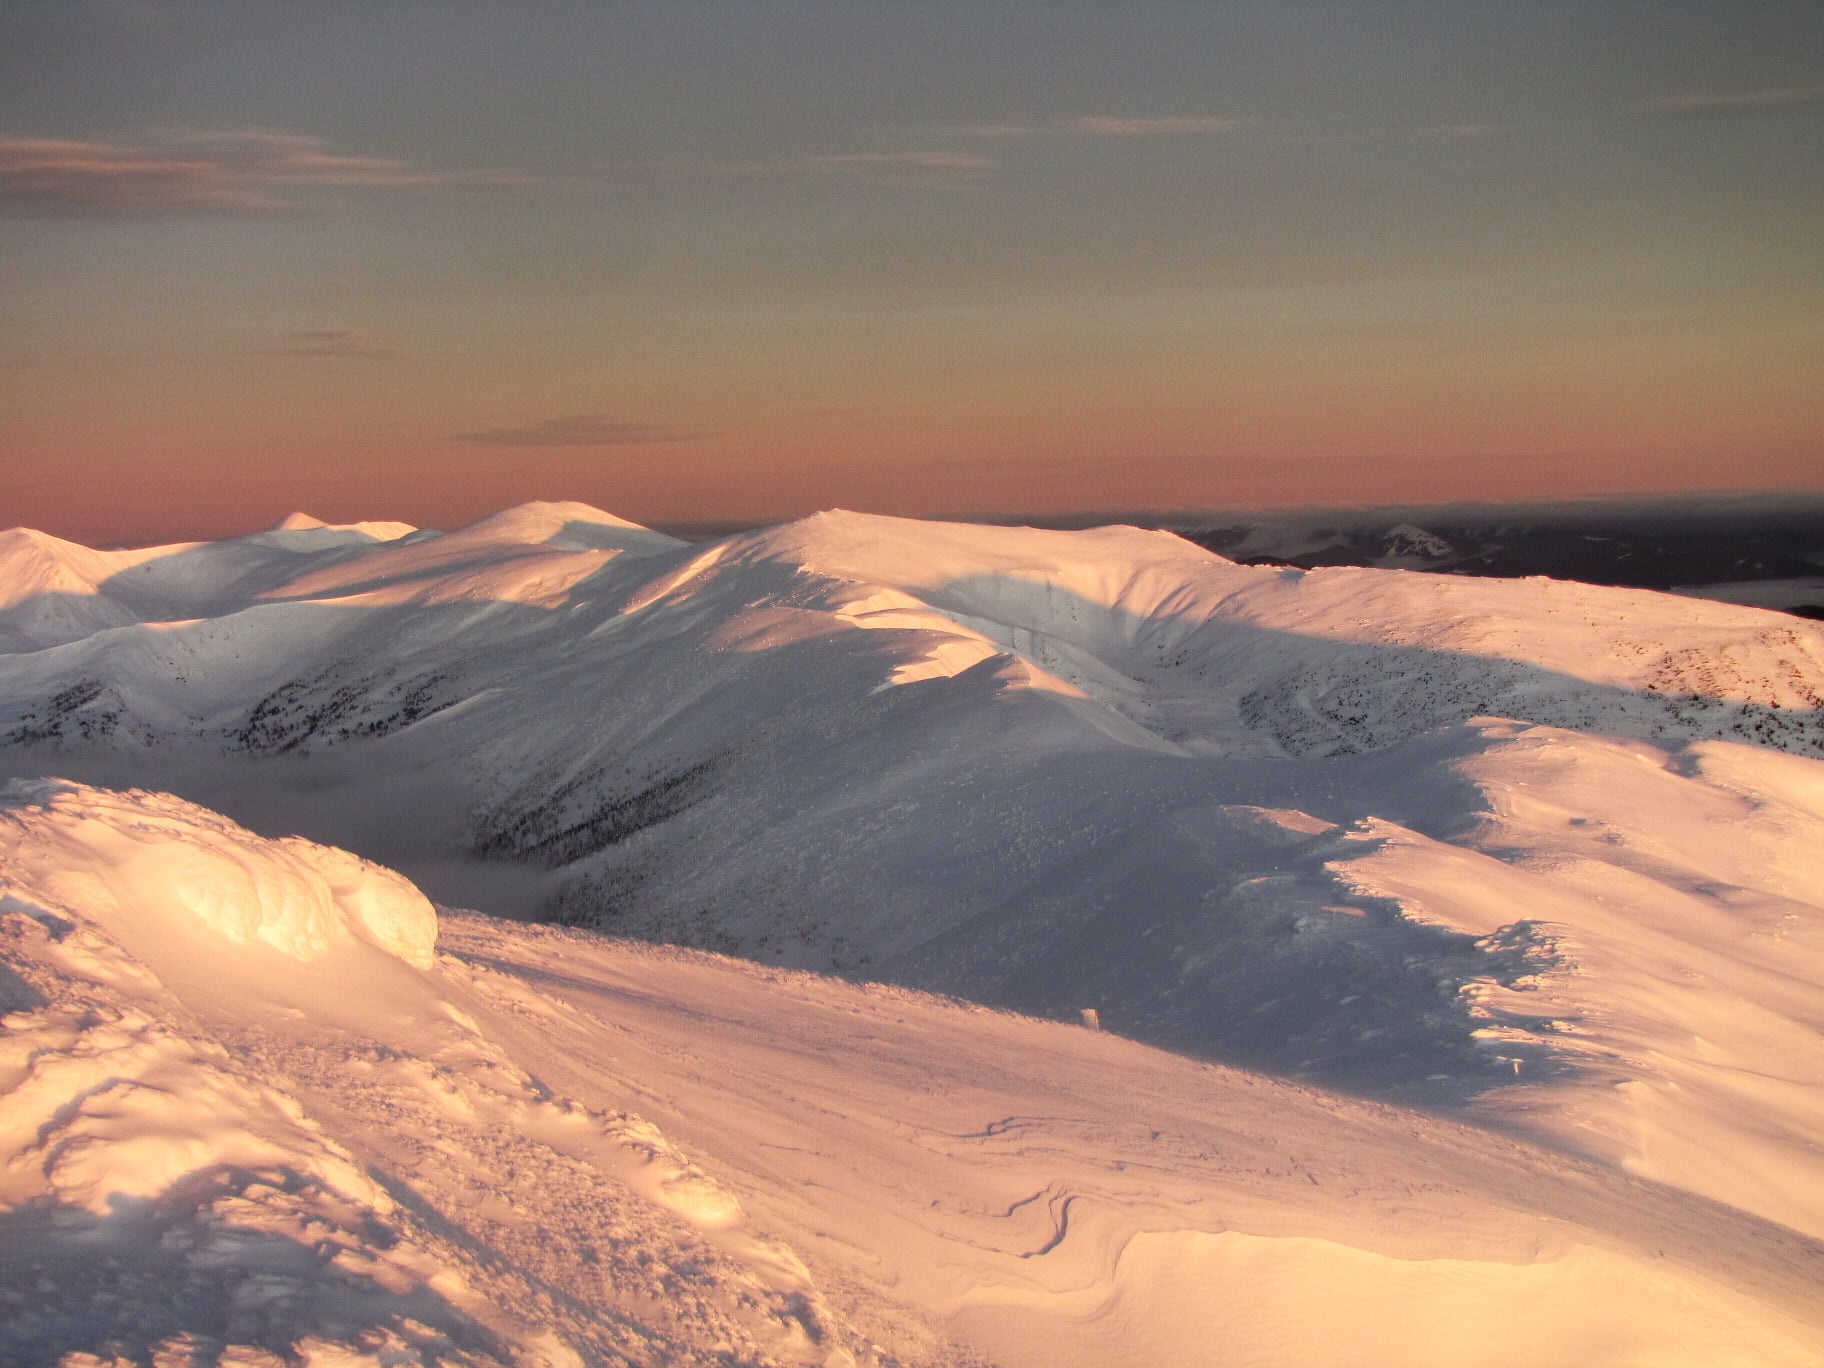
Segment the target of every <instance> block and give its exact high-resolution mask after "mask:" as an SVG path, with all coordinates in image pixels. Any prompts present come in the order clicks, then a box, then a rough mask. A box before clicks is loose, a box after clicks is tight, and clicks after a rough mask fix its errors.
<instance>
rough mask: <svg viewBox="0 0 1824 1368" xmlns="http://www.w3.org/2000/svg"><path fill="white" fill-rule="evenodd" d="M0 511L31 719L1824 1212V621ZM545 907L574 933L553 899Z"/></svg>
mask: <svg viewBox="0 0 1824 1368" xmlns="http://www.w3.org/2000/svg"><path fill="white" fill-rule="evenodd" d="M312 521H313V520H308V519H293V520H288V523H289V524H290V525H289V526H288V527H286V528H284V529H281V530H278V531H275V532H270V533H264V534H260V535H258V536H255V537H249V538H244V539H241V540H239V541H234V542H224V543H212V544H203V545H195V546H185V547H175V548H161V549H154V550H142V551H134V552H106V553H103V552H92V551H88V550H87V549H86V548H80V547H72V546H70V545H69V544H67V543H57V542H55V541H54V540H53V539H48V538H43V537H41V536H39V535H38V534H36V533H13V534H7V536H8V538H10V540H8V541H6V542H5V543H4V544H0V633H3V634H5V635H4V636H0V642H4V643H5V644H7V645H10V646H11V647H12V653H11V654H9V655H6V656H4V657H0V737H4V738H6V744H5V746H4V747H0V763H4V765H5V766H6V767H7V769H8V770H10V771H11V772H14V773H18V774H27V775H35V774H44V773H65V774H75V775H79V776H84V777H88V778H91V779H97V780H105V781H107V782H111V783H114V784H117V785H123V784H146V785H154V786H158V787H162V788H168V789H171V790H174V791H177V792H181V793H184V794H185V795H186V796H188V797H191V798H195V799H198V800H201V801H206V802H208V803H209V804H210V805H211V806H214V807H216V808H219V809H221V810H223V811H226V812H229V813H230V814H232V815H234V816H236V817H237V818H239V819H241V820H243V821H246V822H248V823H249V824H250V825H252V826H254V827H256V828H259V829H262V830H266V831H269V832H274V833H280V832H291V831H302V832H304V833H306V834H307V835H310V836H312V837H313V838H315V839H318V840H325V841H330V842H334V843H338V844H342V845H345V846H348V847H349V848H351V849H354V850H357V851H359V852H361V853H362V854H363V855H365V856H368V857H370V858H373V859H376V860H380V861H383V862H386V863H389V864H393V865H396V866H398V867H400V868H402V869H403V870H405V871H406V872H407V873H408V874H410V875H412V876H413V877H414V878H415V879H417V880H419V881H420V882H421V883H422V884H423V885H424V887H426V889H427V890H429V891H430V892H431V893H432V895H433V896H435V897H437V898H438V899H439V900H440V901H444V902H448V903H455V904H459V905H478V906H482V907H484V908H489V909H494V910H501V911H507V912H511V913H515V914H519V915H525V914H536V915H539V916H543V917H546V918H555V919H559V920H563V921H567V922H571V923H575V924H578V925H581V926H586V927H594V928H600V929H605V930H609V931H614V932H618V933H621V934H625V935H629V936H634V937H638V938H641V939H646V940H653V941H663V942H672V943H682V944H686V945H692V946H696V947H700V948H705V949H710V950H716V951H721V952H726V953H731V954H735V955H739V956H743V957H745V958H748V959H750V960H753V961H757V962H759V963H762V964H771V965H778V966H789V967H796V968H804V969H813V970H820V971H829V970H834V971H837V972H840V973H843V974H847V975H850V976H853V977H858V978H866V979H874V980H885V981H890V982H894V983H898V984H900V985H904V986H910V987H916V988H921V989H930V990H936V991H941V992H945V993H949V994H954V995H957V996H960V997H963V998H966V999H970V1000H973V1001H977V1002H981V1003H986V1004H990V1005H993V1006H996V1007H1001V1008H1009V1009H1015V1010H1019V1011H1023V1012H1028V1013H1032V1014H1036V1015H1041V1016H1049V1017H1052V1018H1054V1019H1065V1020H1076V1019H1077V1017H1078V1014H1079V1012H1080V1011H1082V1010H1083V1009H1085V1008H1094V1009H1095V1010H1096V1011H1097V1012H1098V1013H1099V1014H1100V1019H1101V1021H1102V1024H1103V1025H1104V1027H1105V1028H1108V1029H1110V1030H1112V1031H1114V1032H1117V1033H1119V1034H1122V1035H1127V1036H1132V1037H1136V1038H1139V1039H1142V1040H1145V1041H1148V1042H1151V1043H1153V1044H1158V1045H1163V1046H1166V1047H1168V1048H1171V1049H1174V1050H1179V1051H1183V1052H1185V1053H1188V1054H1190V1055H1193V1056H1195V1057H1198V1058H1202V1059H1206V1060H1216V1061H1221V1062H1224V1063H1227V1064H1231V1065H1238V1066H1245V1067H1249V1068H1253V1069H1257V1070H1262V1071H1266V1072H1269V1073H1271V1074H1273V1075H1275V1076H1279V1077H1293V1078H1300V1079H1305V1080H1308V1081H1313V1082H1318V1083H1322V1084H1325V1085H1327V1086H1333V1087H1337V1088H1341V1089H1344V1090H1348V1091H1350V1092H1353V1093H1356V1094H1360V1095H1366V1096H1371V1097H1378V1098H1381V1099H1384V1100H1390V1101H1397V1102H1400V1103H1402V1104H1419V1105H1423V1106H1425V1107H1429V1108H1433V1109H1444V1110H1447V1111H1455V1112H1456V1113H1457V1114H1459V1115H1461V1116H1463V1117H1465V1118H1467V1119H1470V1120H1473V1121H1476V1122H1479V1123H1483V1124H1489V1125H1495V1126H1500V1127H1510V1128H1513V1129H1514V1130H1515V1132H1516V1133H1519V1134H1524V1135H1526V1136H1529V1137H1532V1138H1534V1139H1540V1138H1543V1139H1547V1140H1549V1141H1550V1142H1552V1143H1554V1144H1556V1145H1559V1146H1561V1147H1563V1148H1564V1149H1565V1150H1566V1151H1568V1152H1572V1153H1576V1154H1579V1155H1582V1156H1585V1157H1587V1158H1590V1159H1592V1160H1594V1161H1597V1162H1600V1163H1602V1164H1605V1165H1608V1166H1610V1167H1611V1168H1613V1169H1616V1170H1619V1171H1622V1172H1627V1173H1632V1174H1635V1175H1638V1176H1641V1177H1643V1178H1647V1179H1651V1180H1655V1181H1658V1182H1662V1183H1666V1184H1671V1185H1674V1186H1676V1187H1679V1188H1681V1189H1684V1190H1686V1191H1689V1192H1693V1193H1697V1194H1702V1195H1703V1196H1705V1197H1707V1198H1711V1199H1714V1200H1716V1201H1718V1202H1721V1203H1724V1204H1726V1205H1728V1206H1731V1207H1734V1208H1738V1209H1739V1210H1741V1211H1745V1212H1750V1213H1753V1214H1754V1215H1755V1216H1758V1217H1761V1218H1765V1219H1767V1220H1770V1221H1773V1222H1777V1223H1779V1224H1781V1225H1783V1226H1785V1227H1787V1228H1789V1229H1792V1230H1795V1231H1800V1232H1804V1233H1806V1234H1807V1235H1809V1236H1813V1237H1817V1236H1821V1235H1824V1165H1821V1163H1820V1150H1819V1145H1820V1141H1821V1140H1824V1093H1821V1092H1820V1085H1821V1084H1824V996H1821V990H1820V984H1821V983H1824V922H1821V921H1820V907H1821V906H1824V872H1821V871H1824V866H1821V865H1820V862H1819V861H1818V859H1817V851H1818V850H1820V849H1824V759H1821V757H1824V712H1821V709H1824V627H1821V626H1819V625H1818V624H1813V623H1807V622H1802V621H1797V620H1794V619H1792V618H1789V617H1783V616H1776V615H1773V614H1769V613H1763V612H1759V611H1756V610H1752V609H1745V608H1738V607H1732V606H1727V605H1721V604H1713V603H1706V602H1701V601H1697V600H1692V599H1683V598H1673V597H1670V596H1666V595H1660V594H1655V593H1649V592H1644V591H1633V590H1620V589H1597V588H1591V587H1588V586H1584V585H1578V584H1572V583H1563V582H1555V581H1549V580H1525V581H1495V580H1472V579H1459V578H1453V577H1448V576H1433V575H1422V574H1413V573H1404V572H1396V571H1387V570H1361V569H1335V570H1315V571H1309V572H1301V571H1296V570H1285V569H1277V568H1259V567H1247V566H1239V565H1235V564H1232V563H1230V562H1228V561H1225V560H1222V559H1221V558H1219V557H1216V556H1213V555H1210V554H1208V553H1206V552H1203V551H1201V550H1199V549H1197V548H1196V547H1194V546H1191V545H1190V544H1188V543H1186V542H1184V541H1182V540H1180V539H1178V538H1176V537H1173V536H1171V535H1169V534H1165V533H1148V532H1140V531H1136V530H1134V529H1131V528H1105V529H1100V530H1096V531H1090V532H1076V533H1065V532H1041V531H1032V530H1027V529H1017V528H987V527H972V526H965V525H957V524H939V523H923V522H915V521H908V520H901V519H890V518H878V517H868V516H862V515H855V514H846V513H830V514H822V515H819V516H817V517H814V518H809V519H806V520H804V521H802V522H798V523H793V524H789V525H787V526H784V527H779V528H774V529H769V530H765V531H761V532H754V533H748V534H744V535H741V536H737V537H732V538H729V539H726V540H723V541H720V542H716V543H713V544H709V545H685V544H683V543H679V542H676V541H673V540H671V539H669V538H666V537H663V536H661V535H659V534H657V533H653V532H650V531H647V530H645V529H642V528H637V527H633V526H631V525H629V524H626V523H624V522H622V521H621V520H619V519H615V518H613V517H611V516H609V515H608V514H604V513H600V512H598V511H597V510H593V509H590V508H587V507H586V506H582V505H574V504H558V505H551V504H538V505H527V506H525V507H522V508H518V509H512V510H508V511H507V512H505V513H502V514H498V515H495V516H494V517H492V518H489V519H485V520H483V521H482V522H480V523H477V524H475V525H473V526H471V527H469V528H465V529H461V530H459V531H456V532H450V533H441V534H440V533H434V532H404V531H402V529H399V528H396V527H390V526H381V525H366V524H362V525H356V526H354V527H350V528H340V529H338V528H327V527H322V526H313V525H310V523H311V522H312ZM565 943H566V944H568V943H569V942H565Z"/></svg>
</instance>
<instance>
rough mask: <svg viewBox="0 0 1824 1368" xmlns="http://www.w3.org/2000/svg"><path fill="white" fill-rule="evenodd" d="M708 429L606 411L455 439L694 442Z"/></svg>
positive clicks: (534, 443)
mask: <svg viewBox="0 0 1824 1368" xmlns="http://www.w3.org/2000/svg"><path fill="white" fill-rule="evenodd" d="M709 435H710V434H709V433H707V432H701V431H698V430H697V429H695V428H686V427H679V426H676V425H674V424H671V423H633V422H628V421H626V420H624V419H620V418H611V417H609V416H608V415H607V414H603V413H579V414H576V415H574V416H572V417H569V418H548V419H546V420H545V421H543V422H540V423H528V424H527V425H525V426H524V427H504V428H486V429H484V430H482V431H480V432H459V433H457V434H456V436H455V437H453V438H452V439H451V440H452V441H457V442H464V443H467V444H468V445H470V446H501V447H611V446H651V445H654V444H657V443H662V442H690V441H695V440H697V439H698V438H701V437H707V436H709Z"/></svg>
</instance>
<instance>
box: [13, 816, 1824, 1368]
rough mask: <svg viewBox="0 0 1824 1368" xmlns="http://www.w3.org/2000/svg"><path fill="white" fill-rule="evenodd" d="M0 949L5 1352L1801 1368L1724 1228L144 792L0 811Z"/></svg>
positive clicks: (1565, 1174)
mask: <svg viewBox="0 0 1824 1368" xmlns="http://www.w3.org/2000/svg"><path fill="white" fill-rule="evenodd" d="M440 921H441V924H439V922H440ZM0 946H3V947H4V954H5V964H6V966H7V969H6V973H5V974H4V976H3V977H0V1011H3V1012H4V1013H5V1016H4V1026H5V1034H4V1036H3V1037H0V1303H3V1304H4V1314H0V1361H5V1362H8V1363H14V1362H17V1363H34V1364H36V1363H45V1364H50V1363H63V1364H67V1365H78V1364H94V1363H98V1362H116V1361H120V1360H122V1359H124V1360H126V1361H131V1362H139V1363H145V1362H157V1363H167V1362H170V1363H210V1364H218V1363H219V1364H231V1365H255V1364H258V1365H277V1364H281V1363H290V1364H299V1363H301V1364H307V1365H346V1364H352V1363H361V1364H374V1365H383V1364H384V1365H396V1364H405V1363H434V1362H441V1363H450V1364H464V1363H472V1364H520V1365H536V1364H549V1365H571V1364H577V1363H622V1362H628V1363H638V1364H651V1365H669V1364H693V1363H702V1364H729V1363H756V1364H757V1363H774V1364H822V1365H843V1364H908V1365H909V1364H940V1363H958V1364H961V1363H979V1362H996V1363H1002V1364H1007V1365H1011V1366H1012V1368H1024V1366H1025V1365H1033V1366H1034V1368H1039V1366H1040V1365H1043V1366H1044V1368H1051V1366H1052V1365H1060V1364H1062V1365H1106V1364H1135V1365H1139V1364H1146V1365H1189V1364H1202V1363H1211V1362H1220V1363H1224V1364H1274V1365H1297V1364H1333V1363H1338V1362H1349V1363H1357V1364H1388V1365H1395V1364H1397V1365H1402V1368H1407V1366H1410V1365H1428V1364H1438V1365H1444V1364H1453V1365H1454V1364H1463V1363H1480V1364H1515V1365H1520V1364H1562V1363H1573V1362H1574V1363H1578V1364H1581V1365H1606V1364H1643V1363H1652V1364H1702V1365H1716V1364H1754V1365H1766V1364H1810V1363H1817V1362H1820V1361H1824V1293H1821V1292H1820V1290H1819V1289H1820V1284H1819V1281H1818V1278H1817V1272H1818V1267H1819V1258H1820V1253H1821V1250H1820V1246H1819V1245H1818V1244H1817V1242H1815V1241H1813V1240H1811V1239H1808V1238H1806V1237H1804V1236H1801V1235H1799V1234H1797V1233H1795V1232H1793V1231H1790V1230H1787V1229H1783V1228H1782V1227H1780V1226H1777V1225H1774V1224H1772V1223H1769V1222H1766V1221H1762V1220H1759V1219H1757V1218H1755V1217H1752V1216H1749V1215H1746V1214H1744V1213H1743V1212H1741V1211H1738V1210H1735V1209H1733V1208H1731V1207H1728V1206H1725V1205H1722V1204H1718V1203H1712V1202H1709V1201H1706V1200H1704V1199H1702V1198H1698V1197H1693V1196H1691V1195H1689V1194H1686V1193H1681V1192H1679V1191H1677V1190H1676V1189H1672V1188H1668V1187H1665V1186H1663V1185H1661V1184H1658V1183H1654V1182H1652V1181H1649V1180H1646V1179H1642V1178H1637V1177H1633V1176H1630V1175H1627V1174H1625V1173H1622V1172H1620V1171H1618V1170H1615V1169H1613V1168H1610V1167H1607V1166H1603V1165H1598V1164H1594V1163H1591V1162H1588V1161H1583V1160H1577V1159H1573V1158H1569V1157H1566V1156H1563V1155H1560V1154H1558V1153H1556V1152H1554V1151H1552V1150H1550V1149H1546V1148H1539V1147H1532V1146H1527V1145H1521V1144H1516V1143H1514V1142H1513V1141H1511V1140H1508V1139H1503V1138H1500V1137H1498V1136H1495V1135H1491V1134H1489V1133H1487V1132H1485V1131H1481V1130H1477V1129H1474V1128H1471V1127H1468V1126H1464V1125H1461V1124H1457V1123H1453V1122H1451V1121H1447V1120H1443V1119H1440V1118H1438V1117H1436V1116H1433V1115H1430V1114H1427V1113H1424V1112H1419V1111H1401V1110H1395V1109H1392V1108H1389V1107H1386V1106H1382V1105H1376V1104H1370V1103H1365V1102H1357V1101H1350V1100H1347V1099H1344V1098H1342V1097H1340V1096H1337V1095H1333V1094H1325V1093H1320V1092H1314V1091H1310V1090H1307V1089H1304V1088H1301V1087H1298V1086H1294V1085H1290V1084H1287V1083H1284V1082H1280V1081H1276V1080H1273V1079H1271V1078H1268V1077H1265V1076H1261V1075H1256V1074H1251V1073H1245V1072H1239V1071H1234V1070H1229V1069H1225V1068H1221V1067H1217V1066H1213V1065H1207V1064H1199V1063H1196V1062H1193V1061H1190V1060H1187V1059H1184V1058H1182V1057H1180V1056H1174V1055H1170V1054H1166V1053H1163V1052H1159V1051H1156V1050H1153V1049H1150V1048H1147V1047H1145V1046H1142V1045H1139V1044H1136V1043H1133V1042H1129V1041H1125V1040H1122V1039H1119V1038H1116V1037H1113V1036H1110V1035H1107V1034H1098V1033H1096V1032H1093V1031H1089V1030H1085V1029H1083V1028H1082V1027H1080V1026H1070V1025H1064V1024H1059V1023H1050V1022H1043V1021H1034V1020H1031V1019H1026V1018H1021V1017H1016V1016H1011V1015H1006V1014H1002V1013H996V1012H991V1011H988V1010H986V1009H983V1008H979V1007H971V1006H968V1005H965V1004H961V1003H957V1002H955V1001H951V1000H946V999H938V998H931V997H925V996H922V995H919V994H915V993H912V992H908V991H906V990H902V989H891V988H880V987H865V986H856V985H851V984H848V983H845V982H843V981H841V980H837V979H832V978H824V977H817V976H814V975H810V974H806V973H803V972H793V971H783V970H778V969H768V968H765V967H762V966H756V965H753V964H751V963H745V962H741V961H735V960H726V959H720V958H716V957H713V956H708V955H704V954H700V953H695V952H689V951H680V950H675V949H665V948H654V947H641V946H638V945H633V944H628V943H624V942H617V941H611V940H607V939H605V938H601V937H598V936H594V935H589V934H585V933H580V932H576V931H565V930H558V929H553V928H547V927H534V926H522V925H515V924H512V923H505V922H500V921H495V920H491V919H487V918H483V917H478V916H474V915H472V914H453V913H444V914H442V915H441V918H439V916H438V915H437V914H434V913H433V912H432V909H431V908H430V907H429V906H428V905H427V904H426V902H425V901H424V899H423V898H422V896H420V895H419V894H418V893H417V891H416V890H415V889H413V888H412V887H411V885H409V884H407V883H406V882H405V881H404V880H402V879H400V878H398V877H397V876H396V875H392V874H389V873H388V872H386V871H384V870H381V869H378V868H376V867H374V866H372V865H369V864H366V863H364V862H362V861H360V860H358V859H357V858H355V857H353V856H351V855H347V854H345V853H342V852H339V851H336V850H333V849H328V848H325V847H321V846H316V845H313V844H311V843H308V842H305V841H301V840H297V839H291V840H285V841H269V840H264V839H262V838H260V837H257V836H255V835H253V834H252V833H250V832H248V831H246V830H244V829H242V828H240V827H237V826H236V825H234V824H233V823H231V822H229V821H227V820H225V819H223V818H221V817H219V816H217V815H216V814H214V813H211V812H209V811H207V810H204V809H201V808H197V807H195V806H192V805H190V804H188V803H186V802H183V801H181V800H178V799H176V798H172V797H169V796H164V795H158V794H151V793H145V792H127V793H120V792H111V791H105V790H98V789H94V788H88V787H84V786H81V785H76V784H71V783H67V782H62V781H55V780H50V781H21V782H16V783H14V784H13V785H11V786H10V787H9V788H7V789H5V790H4V791H0Z"/></svg>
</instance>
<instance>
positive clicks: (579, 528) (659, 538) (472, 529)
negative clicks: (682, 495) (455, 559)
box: [452, 500, 683, 551]
mask: <svg viewBox="0 0 1824 1368" xmlns="http://www.w3.org/2000/svg"><path fill="white" fill-rule="evenodd" d="M452 535H456V536H461V537H463V538H464V539H465V540H477V541H480V540H489V541H503V542H515V543H520V544H524V545H543V546H551V547H556V548H557V549H559V550H562V551H600V550H625V549H630V548H634V547H643V548H646V549H649V550H669V549H671V548H672V547H676V546H681V545H682V544H683V543H681V542H679V541H678V540H677V539H676V538H675V537H668V536H666V535H665V534H664V533H663V532H654V531H653V530H652V529H651V528H649V527H641V526H640V525H639V524H638V523H635V522H628V521H627V520H626V519H625V518H617V517H615V516H614V514H612V513H604V512H603V511H602V510H601V509H599V508H594V507H592V506H590V505H589V504H586V503H577V502H575V501H574V500H569V501H560V502H548V501H543V500H534V501H533V502H531V503H523V504H518V505H516V506H515V507H512V508H508V509H503V510H502V511H501V512H499V513H492V514H489V515H488V516H487V517H485V518H481V519H479V520H477V521H475V522H472V523H470V524H469V525H468V526H467V527H464V528H462V529H461V530H460V532H458V533H454V534H452Z"/></svg>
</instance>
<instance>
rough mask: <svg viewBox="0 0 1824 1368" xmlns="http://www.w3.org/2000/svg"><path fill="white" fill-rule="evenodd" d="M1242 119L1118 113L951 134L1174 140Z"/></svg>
mask: <svg viewBox="0 0 1824 1368" xmlns="http://www.w3.org/2000/svg"><path fill="white" fill-rule="evenodd" d="M1240 123H1241V120H1240V119H1232V118H1226V117H1222V116H1219V115H1214V114H1168V115H1164V116H1156V117H1144V118H1134V117H1128V116H1121V115H1114V114H1085V115H1082V116H1080V117H1078V118H1074V119H1052V120H1050V121H1049V122H1046V123H979V124H959V125H957V126H956V127H954V128H952V129H950V130H949V131H950V132H951V133H953V134H956V135H957V136H959V137H965V138H1030V137H1034V136H1036V135H1038V134H1041V133H1065V134H1074V135H1076V136H1078V137H1085V138H1172V137H1185V136H1189V135H1195V134H1200V133H1201V134H1211V133H1228V132H1230V131H1232V130H1233V129H1235V128H1236V127H1238V126H1239V125H1240Z"/></svg>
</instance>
